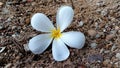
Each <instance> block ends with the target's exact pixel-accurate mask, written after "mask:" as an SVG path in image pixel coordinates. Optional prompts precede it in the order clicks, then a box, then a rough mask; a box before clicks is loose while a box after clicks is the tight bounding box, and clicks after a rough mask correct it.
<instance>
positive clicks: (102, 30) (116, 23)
mask: <svg viewBox="0 0 120 68" xmlns="http://www.w3.org/2000/svg"><path fill="white" fill-rule="evenodd" d="M62 5H69V6H71V7H72V8H73V9H74V12H75V15H74V19H73V23H72V24H71V25H70V26H69V27H68V28H67V29H66V30H65V31H69V30H74V31H81V32H83V33H84V34H85V37H86V42H85V46H84V48H82V49H79V50H78V49H73V48H69V50H70V53H71V54H70V56H69V58H68V59H67V60H65V61H62V62H56V61H55V60H54V59H53V57H52V52H51V47H49V48H48V49H47V50H46V51H45V52H44V53H42V54H40V55H34V54H33V53H31V52H30V51H28V50H26V46H27V44H28V42H29V40H30V39H31V38H32V37H34V36H36V35H38V34H41V32H39V31H36V30H34V29H33V28H32V27H31V25H30V19H31V17H32V15H33V14H35V13H37V12H40V13H44V14H46V15H47V16H48V17H49V18H50V20H51V21H53V22H54V24H55V22H56V12H57V9H58V8H59V7H60V6H62ZM0 47H1V48H0V50H2V47H5V49H4V50H3V51H2V52H0V68H120V0H0Z"/></svg>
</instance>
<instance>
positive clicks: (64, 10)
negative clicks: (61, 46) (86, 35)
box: [56, 6, 74, 32]
mask: <svg viewBox="0 0 120 68" xmlns="http://www.w3.org/2000/svg"><path fill="white" fill-rule="evenodd" d="M73 16H74V11H73V9H72V8H71V7H69V6H62V7H60V8H59V10H58V12H57V18H56V19H57V20H56V21H57V28H60V29H61V32H62V31H63V30H64V29H65V28H67V27H68V26H69V25H70V23H71V22H72V20H73Z"/></svg>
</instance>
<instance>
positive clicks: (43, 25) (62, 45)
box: [28, 6, 85, 61]
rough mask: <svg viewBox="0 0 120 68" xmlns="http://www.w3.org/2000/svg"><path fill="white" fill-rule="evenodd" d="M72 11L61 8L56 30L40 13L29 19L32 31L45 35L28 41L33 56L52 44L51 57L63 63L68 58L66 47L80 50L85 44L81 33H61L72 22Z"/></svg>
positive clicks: (69, 8)
mask: <svg viewBox="0 0 120 68" xmlns="http://www.w3.org/2000/svg"><path fill="white" fill-rule="evenodd" d="M73 16H74V11H73V9H72V8H71V7H69V6H62V7H61V8H59V10H58V12H57V16H56V17H57V18H56V21H57V26H56V27H57V28H55V27H54V26H53V24H52V23H51V21H50V20H49V19H48V17H47V16H46V15H44V14H42V13H36V14H35V15H33V17H32V19H31V25H32V27H33V28H34V29H36V30H38V31H42V32H46V34H40V35H37V36H35V37H33V38H32V39H31V40H30V41H29V45H28V46H29V49H30V50H31V51H32V52H33V53H34V54H41V53H43V51H45V50H46V49H47V48H48V46H49V45H50V43H51V42H52V41H53V42H52V55H53V58H54V59H55V60H56V61H63V60H66V59H67V58H68V56H69V55H70V52H69V50H68V48H67V46H66V45H68V46H69V47H72V48H78V49H80V48H82V47H83V46H84V43H85V36H84V34H83V33H81V32H76V31H70V32H63V31H64V30H65V29H66V28H67V27H68V26H69V25H70V23H71V22H72V20H73Z"/></svg>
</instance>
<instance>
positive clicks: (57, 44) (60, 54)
mask: <svg viewBox="0 0 120 68" xmlns="http://www.w3.org/2000/svg"><path fill="white" fill-rule="evenodd" d="M52 54H53V58H54V59H55V60H56V61H63V60H66V59H67V58H68V56H69V54H70V52H69V50H68V48H67V46H66V45H65V44H64V42H63V41H61V39H54V40H53V44H52Z"/></svg>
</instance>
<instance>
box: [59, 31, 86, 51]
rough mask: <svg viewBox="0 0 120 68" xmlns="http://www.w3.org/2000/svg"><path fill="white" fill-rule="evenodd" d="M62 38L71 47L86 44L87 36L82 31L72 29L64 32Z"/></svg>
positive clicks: (79, 46) (80, 46)
mask: <svg viewBox="0 0 120 68" xmlns="http://www.w3.org/2000/svg"><path fill="white" fill-rule="evenodd" d="M61 39H62V40H63V41H64V42H65V43H66V44H67V45H68V46H70V47H73V48H78V49H80V48H82V47H83V46H84V44H85V36H84V34H83V33H81V32H75V31H70V32H66V33H63V34H62V36H61Z"/></svg>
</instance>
